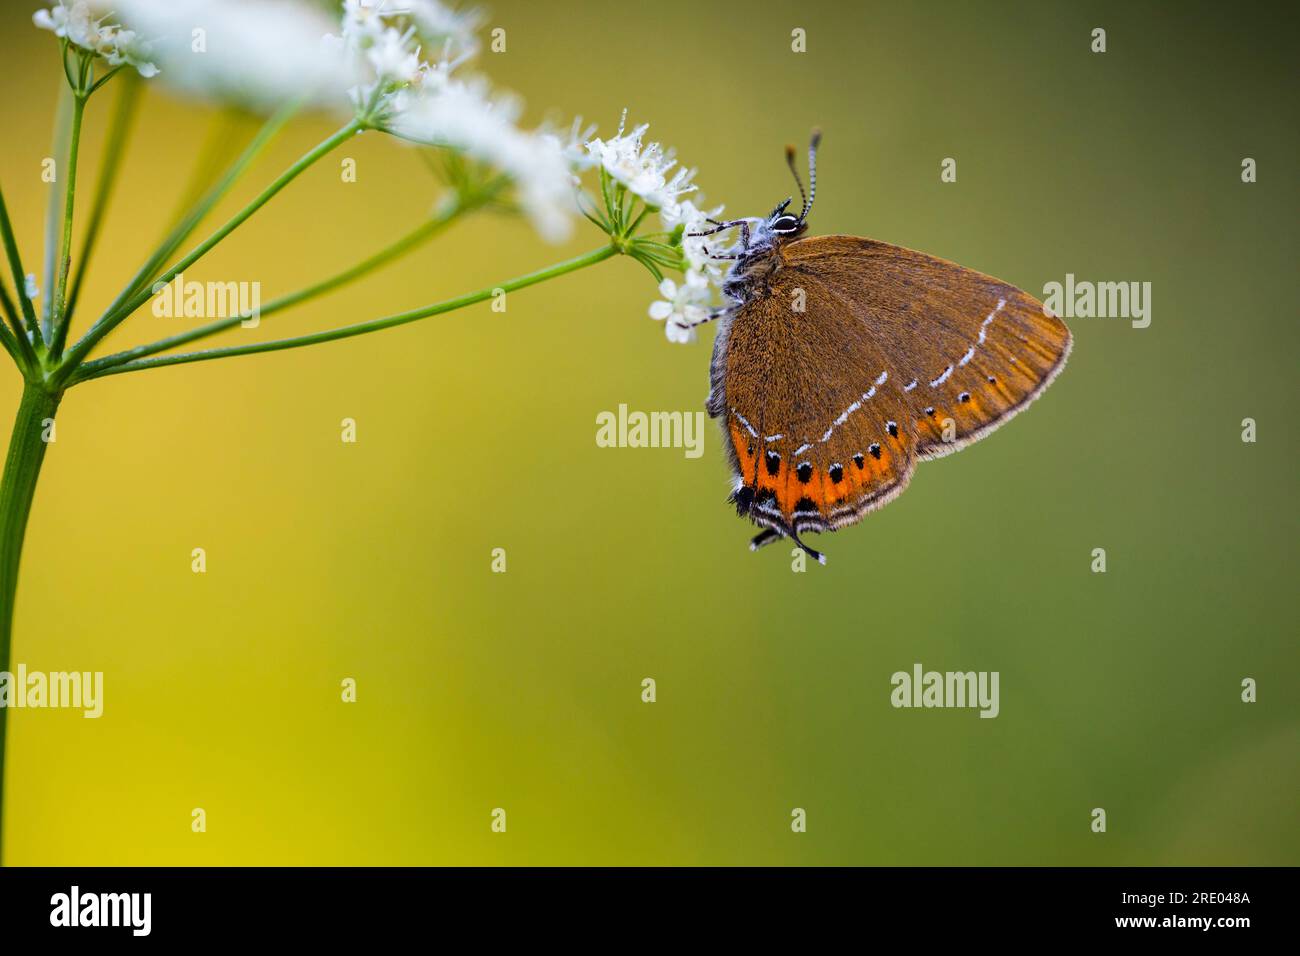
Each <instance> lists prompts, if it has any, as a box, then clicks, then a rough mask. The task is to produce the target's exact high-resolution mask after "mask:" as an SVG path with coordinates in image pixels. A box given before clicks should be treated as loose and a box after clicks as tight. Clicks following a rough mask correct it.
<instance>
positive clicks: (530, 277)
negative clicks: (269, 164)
mask: <svg viewBox="0 0 1300 956" xmlns="http://www.w3.org/2000/svg"><path fill="white" fill-rule="evenodd" d="M622 251H623V250H622V248H621V247H619V246H618V245H614V244H610V245H608V246H602V247H601V248H599V249H596V250H593V251H592V252H589V253H587V254H586V255H582V256H578V257H577V258H576V259H568V260H566V261H564V262H560V263H557V264H556V265H553V266H550V267H549V268H546V269H541V270H539V271H537V272H530V273H528V274H527V275H523V276H519V277H518V278H515V279H510V280H508V281H506V282H501V283H498V284H497V285H495V286H490V287H488V288H485V289H480V290H478V291H477V292H471V293H469V294H467V295H462V296H459V297H457V298H455V299H447V300H445V301H443V302H436V303H434V304H433V305H427V306H424V307H423V308H419V309H412V310H411V311H409V312H398V313H397V314H396V315H389V316H385V317H384V318H382V319H372V320H371V321H369V322H359V323H357V324H356V325H345V326H343V327H342V328H338V329H326V330H325V331H323V332H313V333H311V334H310V335H299V336H295V337H294V338H290V339H275V340H273V341H270V342H253V343H251V344H249V345H232V346H228V347H226V348H219V349H204V350H203V351H200V352H183V353H181V354H180V355H163V356H160V357H158V358H148V359H140V360H137V361H134V362H125V363H123V364H121V365H114V366H112V367H111V368H105V369H100V370H98V371H94V372H90V373H89V374H83V372H84V370H78V371H77V372H75V373H74V374H73V377H72V379H71V380H70V382H69V385H71V384H75V383H76V382H82V381H86V380H88V379H92V378H102V377H104V376H105V375H117V374H119V373H122V372H134V371H137V370H139V369H146V368H158V367H161V366H163V365H183V364H186V363H189V362H205V361H208V360H210V359H219V358H230V357H232V356H236V355H254V354H257V353H259V352H278V351H280V350H281V349H296V348H302V347H303V346H306V345H319V344H321V343H322V342H333V341H335V340H337V339H346V338H351V337H352V336H354V335H365V334H367V333H369V332H378V331H381V330H382V329H391V328H393V327H394V326H398V325H405V324H406V323H408V322H414V321H416V320H417V319H424V318H428V317H429V316H431V315H440V314H442V313H444V312H452V311H454V310H456V309H463V308H465V307H466V306H468V305H473V304H475V303H476V302H483V301H484V300H486V299H490V298H492V296H493V295H496V294H497V293H498V292H513V291H515V290H516V289H522V288H525V287H526V286H530V285H535V284H536V283H538V282H545V281H546V280H547V279H554V278H556V277H557V276H562V275H565V274H567V273H569V272H575V271H577V270H578V269H582V268H585V267H587V266H591V265H595V264H596V263H597V262H603V261H604V260H606V259H608V258H610V257H611V256H616V255H618V254H619V253H620V252H622Z"/></svg>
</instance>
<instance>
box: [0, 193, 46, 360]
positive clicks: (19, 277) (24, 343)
mask: <svg viewBox="0 0 1300 956" xmlns="http://www.w3.org/2000/svg"><path fill="white" fill-rule="evenodd" d="M0 239H3V240H4V247H5V254H6V255H7V256H8V258H9V268H10V269H12V270H13V274H14V285H15V287H16V288H15V289H14V293H15V294H16V295H17V296H18V304H19V306H20V307H21V309H22V320H21V321H20V320H19V317H18V316H17V315H13V314H11V310H10V308H9V307H8V305H7V304H6V308H5V317H6V318H7V319H9V321H10V323H11V324H12V325H13V327H14V336H15V338H16V339H17V341H16V342H15V345H17V347H18V354H19V355H21V356H22V357H23V362H24V364H25V365H26V367H27V369H28V370H32V369H35V368H36V367H37V365H38V364H39V360H38V359H37V358H36V350H35V349H34V348H33V347H32V340H31V339H29V338H28V337H27V333H28V331H29V330H31V331H32V332H33V333H35V330H36V327H37V326H36V311H35V310H34V309H33V308H32V300H31V299H30V298H29V297H28V295H27V275H26V273H24V272H23V260H22V256H21V255H20V254H19V252H18V242H17V241H16V240H15V239H14V229H13V225H12V224H11V223H10V222H9V209H8V207H7V206H5V194H4V190H3V189H0ZM33 337H35V335H33Z"/></svg>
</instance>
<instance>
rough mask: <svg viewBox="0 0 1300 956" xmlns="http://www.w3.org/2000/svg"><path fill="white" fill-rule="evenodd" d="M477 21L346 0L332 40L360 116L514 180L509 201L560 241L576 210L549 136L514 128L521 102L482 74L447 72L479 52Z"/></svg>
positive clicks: (564, 165)
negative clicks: (353, 72) (349, 75)
mask: <svg viewBox="0 0 1300 956" xmlns="http://www.w3.org/2000/svg"><path fill="white" fill-rule="evenodd" d="M480 20H481V17H480V15H479V13H478V12H477V11H475V10H469V11H454V10H451V9H450V8H448V7H444V6H443V5H442V4H440V3H436V2H434V0H402V2H401V3H400V4H392V3H390V0H346V3H345V4H344V10H343V21H342V29H341V35H340V36H338V37H334V38H332V42H333V43H334V44H335V45H336V46H337V47H339V48H341V49H342V50H343V51H344V53H345V54H346V56H348V57H349V58H350V59H351V60H352V62H353V63H355V64H358V65H359V68H360V69H361V70H362V71H363V72H364V74H365V77H366V78H365V81H364V82H363V83H361V84H359V85H357V86H355V87H354V88H353V89H352V90H351V96H352V102H353V105H354V106H355V107H356V110H357V115H358V117H359V118H361V119H363V120H365V122H366V123H367V124H368V125H372V126H375V127H377V128H379V129H383V130H385V131H386V132H389V133H391V134H393V135H394V136H397V137H400V138H401V139H405V140H409V141H411V142H414V143H420V144H425V145H431V146H443V147H448V148H450V149H455V150H458V151H460V152H462V153H464V154H465V155H467V156H469V157H471V158H473V159H476V160H480V161H482V162H485V163H488V164H489V165H491V166H493V167H495V168H496V169H498V170H500V171H501V172H502V173H504V174H505V175H506V176H507V177H509V179H510V180H511V182H513V184H514V187H515V190H514V192H515V201H516V203H517V204H518V206H519V208H521V209H522V210H523V211H524V213H525V214H527V215H528V217H529V219H530V220H531V221H532V223H533V225H534V227H535V228H536V229H537V231H538V232H539V233H540V234H541V235H542V237H543V238H545V239H548V240H551V241H556V240H560V239H563V238H565V237H566V236H567V235H568V232H569V228H570V223H571V218H572V213H573V211H574V202H573V198H572V192H573V190H572V186H571V182H572V176H571V172H570V166H569V163H568V162H567V161H566V159H565V157H564V155H563V154H562V151H561V149H560V147H559V144H557V142H556V140H555V137H554V136H552V135H550V134H549V133H548V132H547V131H546V130H538V131H526V130H523V129H520V128H519V126H518V121H519V117H520V114H521V113H522V106H521V104H520V102H519V100H518V99H516V98H515V97H511V96H504V95H499V94H494V93H493V92H492V90H491V88H490V86H489V84H488V82H487V80H486V79H484V78H483V77H481V76H473V77H469V78H467V79H462V78H461V77H460V76H457V75H454V72H455V71H456V70H457V69H458V68H459V67H461V66H462V65H463V64H465V63H466V62H467V61H469V60H470V59H472V58H473V57H474V56H475V55H476V54H477V52H478V48H479V47H478V40H477V37H476V36H475V33H474V31H475V29H476V28H477V27H478V25H479V23H480ZM430 53H432V54H433V56H432V57H430Z"/></svg>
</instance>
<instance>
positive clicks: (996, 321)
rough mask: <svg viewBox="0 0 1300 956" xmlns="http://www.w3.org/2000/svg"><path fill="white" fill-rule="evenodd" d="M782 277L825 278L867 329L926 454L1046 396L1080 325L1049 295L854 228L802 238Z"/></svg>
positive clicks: (788, 280)
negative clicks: (1048, 300)
mask: <svg viewBox="0 0 1300 956" xmlns="http://www.w3.org/2000/svg"><path fill="white" fill-rule="evenodd" d="M781 254H782V256H783V259H784V261H785V263H786V268H785V269H783V270H782V271H781V272H780V273H778V275H777V279H778V282H777V283H775V284H774V285H791V284H795V285H797V284H798V283H799V282H801V281H803V282H809V283H817V284H820V285H823V286H825V287H827V288H828V289H832V290H833V291H834V294H835V296H836V297H837V298H838V299H839V300H840V302H841V303H842V306H843V307H844V308H846V309H848V310H849V311H850V312H852V313H853V314H854V315H855V316H856V317H857V318H858V319H859V320H860V322H861V323H862V325H863V326H864V327H865V328H866V329H867V334H868V335H869V337H870V338H871V339H872V341H873V343H874V344H875V345H876V346H877V348H879V349H880V351H881V352H883V353H884V354H885V355H886V356H887V361H888V362H889V367H890V374H891V377H894V376H895V373H896V374H897V379H896V380H895V381H894V382H893V383H892V384H893V385H894V387H896V388H898V389H899V390H900V391H901V394H902V396H903V398H904V399H905V400H906V402H907V403H908V406H909V408H910V409H911V415H912V420H913V422H914V423H915V425H916V429H917V434H918V446H917V451H918V454H919V455H920V456H921V457H922V458H933V457H939V456H942V455H946V454H949V453H950V452H953V451H956V450H957V449H958V448H961V447H963V446H964V445H966V444H969V443H970V442H972V441H975V440H977V439H979V438H981V437H982V436H983V435H985V434H988V433H989V432H990V431H992V430H993V429H994V428H996V427H997V426H998V425H1000V424H1001V423H1002V422H1003V421H1006V420H1007V419H1008V418H1010V417H1011V416H1012V415H1014V414H1015V413H1016V412H1017V411H1019V410H1020V409H1021V408H1023V407H1025V406H1026V405H1027V404H1028V403H1029V402H1031V401H1032V400H1033V399H1034V398H1036V397H1037V396H1038V395H1039V394H1040V393H1041V392H1042V390H1043V389H1044V388H1046V386H1047V385H1048V384H1050V382H1051V380H1052V378H1053V377H1054V376H1055V375H1056V373H1057V372H1059V371H1060V369H1061V367H1062V366H1063V365H1064V364H1065V359H1066V356H1067V355H1068V354H1069V350H1070V332H1069V330H1068V329H1067V328H1066V326H1065V324H1064V323H1063V322H1062V321H1061V320H1060V319H1059V318H1056V317H1055V316H1051V315H1048V314H1047V313H1046V312H1045V310H1044V309H1043V306H1042V304H1041V303H1040V302H1038V301H1037V300H1036V299H1034V298H1033V297H1032V296H1029V295H1027V294H1025V293H1024V292H1022V291H1021V290H1019V289H1017V288H1015V287H1014V286H1011V285H1008V284H1007V283H1005V282H1002V281H1000V280H998V279H994V278H992V277H990V276H986V275H983V274H982V273H979V272H975V271H974V270H972V269H965V268H963V267H961V266H958V265H955V264H954V263H951V262H947V261H945V260H943V259H939V258H936V257H934V256H929V255H925V254H924V253H920V252H914V251H912V250H910V249H904V248H902V247H900V246H893V245H890V244H888V243H883V242H875V241H872V240H869V239H859V238H856V237H853V236H826V237H819V238H814V239H804V240H800V241H798V242H793V243H791V244H790V245H788V246H787V247H786V248H784V249H783V250H782V251H781Z"/></svg>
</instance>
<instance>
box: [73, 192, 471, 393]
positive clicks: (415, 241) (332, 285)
mask: <svg viewBox="0 0 1300 956" xmlns="http://www.w3.org/2000/svg"><path fill="white" fill-rule="evenodd" d="M471 208H472V206H471V205H470V204H467V203H461V202H459V201H458V202H454V203H452V204H451V205H449V206H447V207H446V208H445V209H443V210H442V211H440V212H439V213H438V214H437V215H435V216H434V217H433V218H432V219H430V220H428V221H427V222H423V223H421V224H420V225H419V226H417V227H416V228H414V229H412V230H411V231H410V232H408V233H407V234H406V235H405V236H403V237H402V238H400V239H398V240H397V241H396V242H394V243H393V244H392V245H389V246H386V247H384V248H383V249H381V250H379V251H378V252H376V253H375V254H374V255H372V256H370V257H369V258H367V259H363V260H362V261H361V262H358V263H357V264H356V265H354V266H351V267H349V268H347V269H344V270H343V271H342V272H337V273H335V274H334V275H332V276H330V277H329V278H328V279H322V280H321V281H320V282H316V283H314V284H312V285H309V286H304V287H303V288H301V289H298V290H297V291H296V292H290V293H288V294H286V295H282V296H280V297H279V298H278V299H272V300H271V301H270V302H268V303H267V304H266V305H264V306H262V307H261V308H260V309H259V310H258V313H257V314H258V318H259V319H264V318H266V317H267V316H268V315H271V314H273V313H275V312H279V311H280V310H281V309H287V308H289V307H290V306H293V305H297V304H298V303H300V302H305V301H306V300H308V299H312V298H315V297H316V296H318V295H324V294H325V293H326V292H330V291H332V290H334V289H337V288H340V287H342V286H345V285H347V284H348V283H349V282H354V281H355V280H357V279H359V278H361V277H362V276H364V275H365V274H366V273H369V272H373V271H374V270H375V269H378V268H379V267H380V266H382V265H385V264H386V263H389V262H392V261H393V260H394V259H397V258H399V257H401V256H404V255H406V254H407V253H408V252H410V251H411V250H412V249H415V248H417V247H418V246H420V245H421V244H423V243H425V242H427V241H428V240H430V239H432V238H433V237H434V236H435V235H437V234H438V233H439V232H441V231H442V230H443V229H445V228H446V227H447V226H448V225H450V224H451V223H452V222H453V221H455V219H456V218H457V217H459V216H460V215H462V214H464V213H466V212H469V211H470V209H471ZM248 318H249V316H248V315H244V314H240V315H232V316H230V317H229V318H225V319H218V320H217V321H215V322H209V323H208V324H207V325H200V326H198V327H197V328H193V329H189V330H187V331H185V332H178V333H177V334H176V335H170V336H168V337H167V338H165V339H159V340H158V341H156V342H150V343H148V344H146V345H137V346H136V347H134V348H130V349H125V350H123V351H121V352H114V353H113V354H112V355H105V356H104V357H103V358H100V359H95V360H94V361H91V362H85V363H83V364H82V366H81V368H80V369H79V370H78V372H77V378H78V379H79V380H80V379H85V378H90V377H93V376H90V375H87V374H86V373H87V372H99V371H101V370H102V369H106V368H112V367H113V366H115V365H122V364H123V363H125V362H130V361H132V360H133V359H139V358H144V357H145V356H147V355H156V354H157V353H159V352H166V351H167V350H168V349H174V348H176V347H178V346H181V345H187V344H189V343H190V342H194V341H197V340H198V339H204V338H207V337H208V336H211V335H216V334H217V333H218V332H224V331H225V330H226V329H230V328H234V327H235V326H236V325H239V324H240V323H241V322H244V321H245V320H246V319H248Z"/></svg>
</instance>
